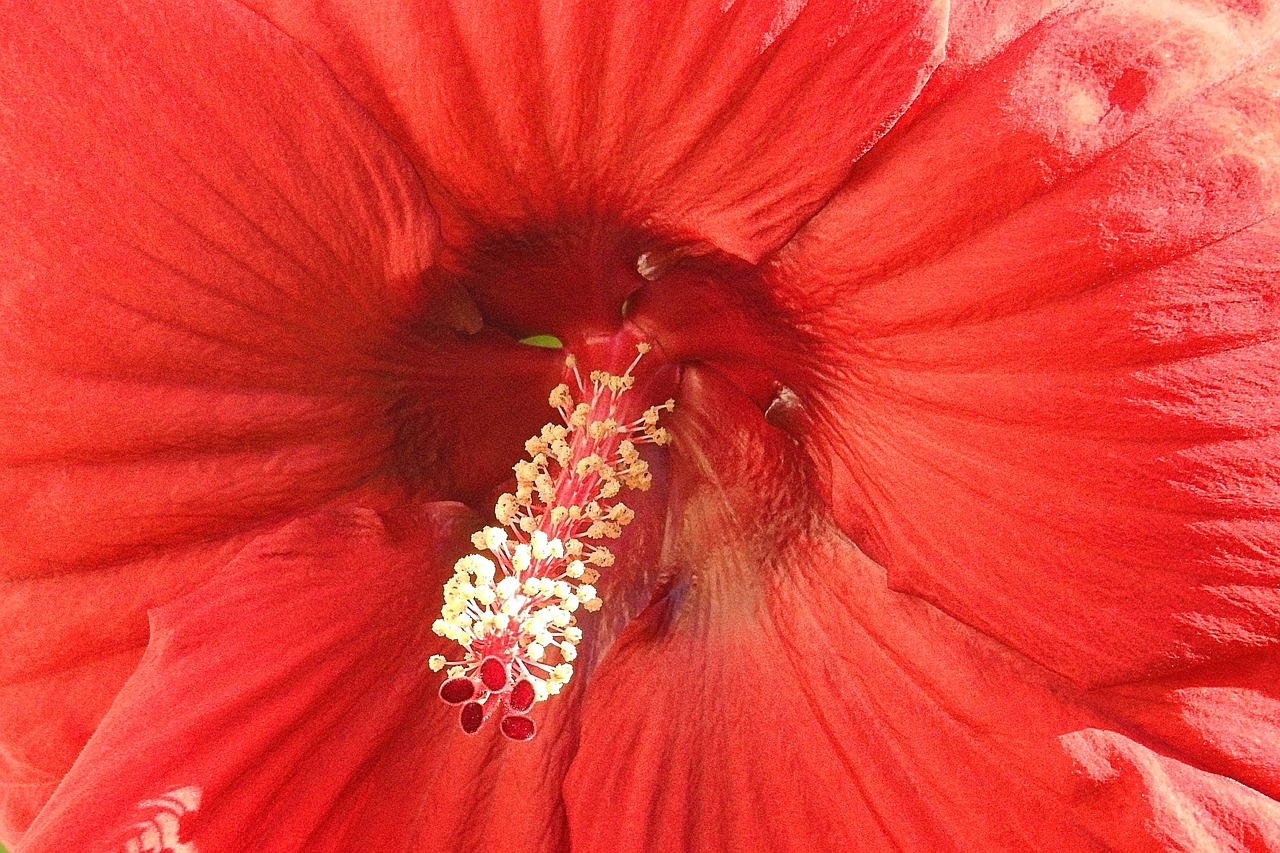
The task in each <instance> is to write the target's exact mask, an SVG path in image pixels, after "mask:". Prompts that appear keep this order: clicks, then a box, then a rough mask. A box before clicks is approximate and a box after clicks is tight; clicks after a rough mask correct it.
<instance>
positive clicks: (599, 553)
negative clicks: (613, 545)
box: [587, 545, 614, 569]
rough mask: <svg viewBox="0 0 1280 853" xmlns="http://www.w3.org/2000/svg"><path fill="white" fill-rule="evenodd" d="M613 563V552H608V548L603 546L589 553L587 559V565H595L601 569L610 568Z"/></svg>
mask: <svg viewBox="0 0 1280 853" xmlns="http://www.w3.org/2000/svg"><path fill="white" fill-rule="evenodd" d="M613 561H614V556H613V552H612V551H610V550H609V549H608V548H606V547H604V546H603V545H600V546H598V547H597V548H596V549H595V550H594V551H592V552H591V556H589V557H587V562H588V563H592V564H594V565H597V566H599V567H600V568H602V569H607V568H609V567H610V566H612V565H613Z"/></svg>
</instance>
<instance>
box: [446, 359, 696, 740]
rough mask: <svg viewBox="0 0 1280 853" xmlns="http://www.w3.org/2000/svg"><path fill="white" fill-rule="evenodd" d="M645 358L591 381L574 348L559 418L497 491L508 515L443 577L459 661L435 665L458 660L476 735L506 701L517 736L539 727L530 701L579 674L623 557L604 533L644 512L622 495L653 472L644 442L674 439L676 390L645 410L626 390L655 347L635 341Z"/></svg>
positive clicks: (456, 700) (459, 690) (559, 392)
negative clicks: (587, 625)
mask: <svg viewBox="0 0 1280 853" xmlns="http://www.w3.org/2000/svg"><path fill="white" fill-rule="evenodd" d="M636 349H637V355H636V357H635V360H633V361H632V362H631V364H630V365H629V366H628V367H627V369H626V370H624V371H623V372H622V373H621V374H619V375H614V374H611V373H607V372H605V371H602V370H596V371H592V372H591V374H590V376H589V379H590V381H589V382H584V381H583V379H582V375H581V374H580V372H579V370H578V365H577V362H576V360H575V359H574V357H573V356H572V355H570V356H568V357H567V358H566V359H565V365H566V368H567V370H566V375H567V376H569V377H571V379H572V385H573V387H571V386H570V384H569V383H567V382H566V383H562V384H560V385H557V386H556V387H555V388H553V389H552V390H551V394H550V397H549V402H550V405H551V408H553V409H555V410H556V412H557V413H558V414H559V416H560V418H559V420H560V422H559V423H549V424H547V425H546V426H544V427H543V428H542V430H541V432H540V433H539V434H538V435H536V436H534V437H533V438H530V439H529V440H528V441H527V442H525V450H526V452H527V453H528V454H529V458H528V459H526V460H521V461H520V462H517V463H516V465H515V467H514V469H513V470H514V471H515V475H516V488H515V491H514V492H508V493H505V494H503V495H502V496H500V497H499V498H498V501H497V504H496V505H495V507H494V516H495V518H496V519H497V523H498V525H499V526H491V527H485V528H483V529H481V530H479V531H477V532H476V533H475V534H474V535H472V537H471V542H472V544H473V545H474V546H475V548H476V551H477V552H478V553H474V554H469V555H467V556H465V557H463V558H462V559H460V560H458V561H457V562H456V563H455V564H454V567H453V577H452V578H450V579H449V580H448V581H447V582H446V583H445V585H444V606H443V607H442V608H441V611H440V618H439V619H437V620H436V621H435V623H434V624H433V625H432V630H433V631H434V632H435V633H436V634H438V635H439V636H441V637H444V638H446V639H448V640H452V641H454V642H456V643H457V644H458V645H459V646H460V648H461V653H460V654H459V655H458V656H457V659H456V660H448V659H446V658H445V656H444V655H433V656H432V657H431V658H430V660H429V661H428V665H429V666H430V668H431V670H432V671H434V672H439V671H440V670H443V669H445V668H446V667H447V668H448V672H447V675H448V677H447V678H446V679H445V681H444V682H443V683H442V684H441V685H440V698H441V699H442V700H444V701H445V702H447V703H449V704H451V705H458V706H461V711H460V714H459V724H460V725H461V727H462V730H463V731H465V732H466V733H468V734H475V733H476V732H477V731H478V730H479V729H480V727H481V726H482V725H483V724H484V722H485V721H486V720H487V719H489V717H490V716H492V715H493V714H494V713H496V712H500V714H501V716H500V722H499V729H500V730H501V731H502V733H503V734H504V735H506V736H507V737H508V738H510V739H512V740H517V741H526V740H530V739H531V738H532V737H533V736H534V733H535V731H536V726H535V724H534V721H533V719H532V718H531V717H530V716H529V712H530V711H531V710H532V709H533V706H534V705H535V704H537V703H538V702H542V701H545V700H546V699H548V698H550V697H551V696H555V695H556V694H558V693H559V692H560V691H561V690H562V689H563V688H564V686H565V685H566V684H568V683H569V681H570V679H572V678H573V662H574V660H576V659H577V657H578V643H580V642H581V641H582V636H583V634H582V628H580V627H579V625H578V616H577V614H578V613H579V611H586V612H594V611H596V610H599V609H600V607H601V606H602V604H603V601H602V600H601V598H600V595H599V594H598V593H597V592H596V587H595V584H596V582H597V581H598V580H599V578H600V571H601V570H602V569H605V570H607V569H608V567H609V566H611V565H613V562H614V554H613V552H612V551H610V550H609V547H608V546H607V545H606V544H604V541H605V540H611V539H617V538H618V537H619V536H621V535H622V531H623V528H625V527H626V526H627V525H628V524H629V523H631V521H632V519H634V518H635V513H634V512H633V511H632V510H631V509H630V508H629V507H628V506H627V505H626V504H625V503H623V502H622V501H621V500H620V499H619V498H620V496H621V495H622V494H623V492H624V491H625V490H627V489H635V490H638V491H646V490H647V489H648V488H649V487H650V485H651V484H652V482H653V477H652V474H651V473H650V471H649V465H648V463H647V462H645V460H644V459H642V458H641V457H640V451H639V449H638V447H639V445H642V444H646V443H649V444H657V445H664V444H667V443H668V442H669V441H670V438H671V436H670V433H668V432H667V430H666V429H665V428H663V427H660V426H658V421H659V418H660V416H661V414H662V413H663V412H664V411H665V412H670V411H672V410H673V409H674V408H675V402H674V401H673V400H667V401H666V402H665V403H662V404H659V405H656V406H650V407H649V408H648V409H645V410H644V411H643V412H641V413H639V416H638V417H631V415H630V414H629V413H635V412H637V407H635V406H634V405H629V404H631V401H630V400H629V399H624V398H625V396H626V394H627V393H628V392H629V391H631V390H632V389H633V388H634V386H635V382H636V380H635V376H634V375H633V371H634V370H635V368H636V365H637V364H639V362H640V359H641V358H642V357H643V356H644V354H645V353H646V352H648V351H649V349H650V347H649V345H648V344H646V343H640V344H637V345H636Z"/></svg>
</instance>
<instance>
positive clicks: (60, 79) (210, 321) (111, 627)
mask: <svg viewBox="0 0 1280 853" xmlns="http://www.w3.org/2000/svg"><path fill="white" fill-rule="evenodd" d="M0 15H2V16H3V18H4V20H5V22H6V23H5V27H4V37H3V39H0V103H3V104H5V105H6V106H5V108H4V109H2V110H0V183H3V185H4V187H5V192H4V193H3V195H2V196H0V223H2V224H3V234H4V238H3V240H0V277H2V278H3V280H4V282H5V284H4V298H3V299H2V300H0V325H2V326H3V328H4V334H3V336H2V338H0V579H3V580H0V584H2V585H3V586H2V588H0V602H2V604H0V620H3V622H2V623H3V624H4V626H5V630H4V632H3V635H2V636H0V690H2V691H3V701H0V744H2V746H0V754H2V755H4V764H3V766H0V785H3V790H4V798H5V799H4V804H3V814H2V815H0V824H2V825H3V827H4V828H3V829H0V831H2V832H4V833H6V834H9V833H12V832H14V831H16V830H20V829H21V828H22V827H23V826H25V824H26V823H27V822H28V821H29V820H30V818H31V816H32V814H33V813H34V809H35V808H36V807H37V806H38V805H39V803H40V802H41V801H43V799H44V797H45V796H47V794H48V791H49V790H50V789H51V786H52V785H53V784H55V783H56V782H57V780H58V779H59V778H61V776H62V774H63V773H64V772H65V771H66V769H67V768H68V767H69V766H70V764H71V762H72V760H73V759H74V758H75V756H76V755H77V754H78V752H79V750H80V748H81V747H82V746H83V744H84V741H85V739H86V738H87V736H88V734H89V732H91V731H92V729H93V726H94V724H95V723H96V720H97V718H99V717H100V716H101V714H102V713H103V712H104V711H105V710H106V708H107V706H108V705H109V703H110V701H111V697H112V696H113V695H114V692H115V691H116V690H117V689H118V688H119V686H120V685H121V684H122V683H123V681H124V678H125V677H126V676H127V674H128V671H129V668H130V666H129V663H128V662H129V660H130V659H132V660H134V661H136V659H137V657H138V656H139V655H140V654H141V652H142V648H143V647H144V645H145V643H146V639H147V622H146V612H147V610H148V608H151V607H154V606H156V605H158V604H161V603H163V602H164V601H166V600H168V599H169V598H171V597H173V596H174V595H177V594H180V593H181V592H183V591H185V590H186V589H188V588H190V586H192V585H193V584H195V583H197V582H199V581H201V580H203V579H204V578H205V577H207V576H208V574H209V573H210V572H211V571H212V570H213V569H215V568H217V567H218V566H221V565H224V564H225V562H226V560H227V559H228V556H229V554H230V553H234V551H235V549H236V548H238V547H239V545H240V544H243V542H242V540H239V539H238V537H243V536H244V535H246V530H247V529H248V528H251V527H253V526H260V525H262V524H263V523H265V522H271V521H273V520H276V519H279V518H280V517H282V516H283V515H284V514H286V513H288V512H290V511H293V510H296V509H297V508H299V507H305V506H309V505H313V504H316V503H318V502H320V501H322V500H324V499H326V498H327V497H328V496H330V495H332V494H333V493H334V492H336V491H339V490H342V489H346V488H349V487H350V486H351V485H352V484H353V483H355V482H358V481H360V480H362V479H364V478H367V477H369V476H370V474H371V473H372V472H373V471H374V470H376V469H378V468H379V467H382V466H384V465H385V463H386V462H387V459H386V455H387V454H386V450H387V448H388V447H389V446H390V445H391V444H392V443H393V442H395V441H396V440H397V438H398V436H397V435H396V433H395V430H394V429H393V427H392V425H391V424H392V422H391V420H390V416H389V414H388V409H389V408H390V407H391V406H392V404H393V401H394V400H395V399H396V396H397V391H396V389H397V388H398V387H400V385H404V384H408V385H412V383H413V382H414V381H417V378H418V377H417V376H416V375H413V374H409V375H408V378H407V379H406V378H405V375H403V374H400V375H397V374H396V373H395V371H394V370H392V369H391V368H389V367H388V366H387V365H388V364H394V363H396V359H397V358H399V356H398V355H396V353H397V352H398V350H397V349H396V347H400V349H403V348H404V346H406V345H405V344H403V343H401V342H400V340H399V338H401V337H403V336H404V335H403V333H402V332H397V329H398V328H399V327H402V326H404V325H405V323H406V322H407V320H408V318H411V317H416V316H417V315H418V313H419V312H420V311H422V310H424V308H425V307H426V306H428V305H431V306H434V305H436V304H437V301H438V300H436V297H437V294H434V293H431V292H429V291H427V290H425V289H424V288H423V287H422V285H421V283H420V279H421V274H422V271H423V269H424V268H425V266H426V265H427V264H428V263H429V262H430V261H431V259H432V256H433V255H432V253H433V251H434V248H433V247H434V246H435V243H436V240H437V235H436V223H435V219H434V216H433V214H432V213H431V211H430V209H429V208H428V206H427V203H426V200H425V196H424V195H423V193H422V191H421V188H420V185H419V182H418V179H417V177H416V176H415V174H414V171H413V168H412V167H411V166H410V164H409V163H408V161H407V160H405V159H404V158H403V156H401V155H400V154H399V153H398V151H397V149H396V148H395V146H394V145H393V144H392V143H391V142H390V141H389V140H388V139H387V138H386V137H385V136H384V135H383V134H382V133H381V131H380V130H379V129H378V128H377V126H376V125H375V124H374V122H373V120H372V119H371V118H370V117H369V116H368V115H367V113H366V112H365V111H364V110H363V109H362V108H361V107H359V106H358V105H357V104H356V103H355V102H354V101H352V100H351V99H350V97H349V96H347V95H346V94H345V93H344V92H343V91H342V89H341V87H340V86H339V85H338V84H337V82H336V81H335V80H334V79H333V77H332V75H331V74H329V72H328V71H327V70H326V69H325V68H324V66H323V64H322V63H320V62H319V61H318V60H316V59H315V58H314V57H313V56H311V55H310V54H308V53H306V52H305V51H303V50H301V49H300V48H298V47H297V46H296V45H294V44H293V43H292V42H291V41H289V40H288V39H287V38H285V37H283V36H282V35H281V34H280V33H278V32H277V31H276V30H275V29H274V28H272V27H271V26H270V25H268V24H266V23H265V22H263V21H262V20H261V19H260V18H258V17H257V16H256V15H254V14H252V13H251V12H248V11H246V10H244V9H242V8H241V7H239V6H237V5H234V4H228V3H221V2H199V3H195V2H192V3H186V2H180V3H172V4H164V5H163V6H141V7H140V6H137V5H136V4H128V3H120V2H106V3H98V2H92V3H89V2H86V3H61V4H57V5H55V6H47V5H46V4H38V3H24V2H11V3H6V4H5V6H4V9H3V11H2V12H0ZM441 314H442V317H441V322H444V323H447V322H448V317H446V316H443V315H444V312H443V311H442V312H441ZM464 375H465V371H464ZM437 463H438V460H437Z"/></svg>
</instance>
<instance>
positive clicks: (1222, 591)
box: [775, 6, 1280, 684]
mask: <svg viewBox="0 0 1280 853" xmlns="http://www.w3.org/2000/svg"><path fill="white" fill-rule="evenodd" d="M1144 9H1145V7H1141V6H1134V7H1132V8H1131V7H1129V6H1124V7H1122V8H1116V9H1111V10H1099V9H1097V8H1093V7H1087V8H1080V9H1077V10H1073V11H1072V12H1070V13H1067V14H1063V15H1061V16H1058V17H1055V18H1053V19H1051V20H1050V21H1047V22H1046V23H1044V24H1043V25H1041V26H1039V27H1037V28H1034V29H1032V30H1031V31H1030V32H1029V33H1028V34H1027V35H1026V36H1024V37H1023V38H1021V39H1019V40H1017V41H1015V42H1014V43H1013V44H1012V45H1011V46H1010V47H1009V48H1008V50H1007V51H1005V52H1004V53H1003V54H1002V55H1001V56H999V57H998V58H996V59H995V60H993V61H992V62H991V63H990V64H989V65H988V66H986V67H985V68H983V69H981V70H980V71H977V72H975V73H973V74H972V75H971V76H969V77H968V78H967V79H966V80H965V81H964V85H963V86H960V87H959V88H958V89H956V91H955V92H954V93H953V94H952V95H951V96H950V97H949V98H947V99H945V100H942V101H941V102H939V103H938V105H937V106H936V107H934V108H933V109H932V110H930V111H927V112H924V113H922V114H921V115H920V116H919V117H917V119H916V120H915V122H914V123H913V124H912V125H911V126H910V127H909V128H906V129H905V130H904V131H903V132H902V134H901V135H899V136H897V137H896V138H895V139H894V140H891V141H889V142H891V144H886V145H885V147H884V150H880V149H877V151H878V154H877V155H876V156H877V158H878V159H876V160H875V162H874V163H873V162H870V161H864V164H861V166H860V168H862V169H863V171H862V172H861V173H860V174H859V176H858V178H857V179H856V180H855V181H854V182H853V183H851V185H850V187H849V188H848V189H847V191H846V192H845V193H843V194H842V195H841V196H840V197H839V198H837V199H836V200H835V202H833V204H832V205H831V206H830V207H829V208H828V209H827V210H826V211H824V213H823V214H822V215H821V216H819V217H818V218H816V219H815V220H814V222H813V223H811V226H810V227H809V228H808V229H806V231H805V232H804V233H802V234H801V235H800V237H799V238H798V239H797V241H796V242H795V244H794V245H793V246H791V247H789V248H788V250H787V251H786V252H785V253H784V255H783V257H781V258H780V259H779V260H780V264H779V267H778V268H777V269H778V270H779V277H778V278H777V279H776V280H775V283H776V284H777V285H778V287H779V288H780V290H782V291H783V292H784V294H785V298H786V299H787V301H788V302H789V303H790V304H791V305H792V306H793V307H794V308H795V310H796V311H797V312H799V315H800V319H799V322H800V323H801V324H802V325H803V326H805V327H806V328H809V329H812V330H814V331H815V333H816V334H817V335H818V336H819V337H820V338H824V339H825V340H826V344H825V346H821V347H819V352H818V353H817V354H816V356H817V358H816V361H815V365H817V367H816V370H815V373H820V376H818V377H815V378H814V379H813V380H812V382H811V384H810V386H809V387H807V388H797V389H796V390H797V391H798V392H799V395H800V402H801V404H802V405H803V406H804V407H806V408H807V410H808V412H809V414H810V415H811V420H812V421H813V424H814V429H813V431H812V433H811V438H812V445H811V446H812V447H813V449H814V450H815V455H816V456H818V457H819V458H820V460H821V463H822V464H831V465H833V466H834V472H833V479H834V482H833V500H834V504H833V505H834V507H835V511H836V513H837V514H838V516H839V517H840V520H841V522H842V525H843V526H844V527H845V529H846V530H848V531H849V532H851V533H852V534H853V535H855V536H856V537H857V538H858V539H859V541H860V542H861V543H863V544H864V545H865V547H866V548H867V549H868V550H869V551H870V552H871V553H872V554H873V556H875V557H876V558H877V559H878V560H879V561H881V562H882V563H883V564H884V565H886V566H887V567H888V570H889V577H890V579H891V581H892V583H893V584H894V586H895V588H898V589H902V590H909V591H911V592H914V593H916V594H919V595H921V596H924V597H926V598H927V599H928V600H930V601H932V602H934V603H936V604H938V605H939V606H940V607H942V608H943V609H944V610H946V611H947V612H949V613H952V614H955V615H956V616H958V617H960V618H962V619H963V620H965V621H966V622H968V623H969V624H972V625H974V626H976V627H978V628H979V629H981V630H983V631H985V632H987V633H990V634H992V635H994V636H997V637H999V638H1000V639H1002V640H1004V641H1005V642H1007V643H1009V644H1010V645H1012V646H1014V647H1016V648H1018V649H1019V650H1021V651H1023V652H1025V653H1026V654H1028V655H1030V656H1032V657H1033V658H1035V659H1036V660H1038V661H1040V662H1042V663H1044V664H1045V665H1047V666H1050V667H1052V668H1053V669H1055V670H1057V671H1058V672H1061V673H1065V674H1067V675H1069V676H1070V677H1072V678H1074V679H1076V680H1077V681H1080V682H1082V683H1090V684H1101V683H1108V682H1114V681H1119V680H1127V679H1133V678H1139V677H1143V676H1147V675H1151V674H1153V673H1157V672H1161V671H1164V670H1168V669H1170V668H1177V667H1181V666H1186V665H1190V664H1194V663H1196V662H1199V661H1204V660H1207V659H1221V658H1225V657H1227V656H1231V655H1235V654H1238V653H1240V652H1242V651H1245V650H1249V649H1254V648H1257V647H1259V646H1264V645H1271V644H1274V643H1276V641H1277V639H1278V638H1280V623H1278V622H1277V614H1278V613H1280V593H1278V592H1277V587H1280V575H1278V574H1277V569H1276V565H1277V561H1276V555H1277V554H1278V553H1280V526H1277V523H1276V520H1275V513H1274V506H1275V505H1276V498H1277V496H1278V495H1280V470H1277V468H1276V466H1275V464H1274V460H1275V458H1276V453H1277V446H1276V439H1275V435H1276V434H1277V430H1278V429H1280V418H1278V417H1277V415H1276V412H1277V409H1276V388H1277V387H1280V373H1278V372H1277V368H1276V365H1277V363H1278V360H1277V349H1276V345H1275V343H1274V338H1275V335H1276V332H1277V329H1280V314H1278V313H1277V311H1276V306H1275V301H1274V298H1273V295H1272V294H1273V291H1274V286H1273V280H1274V277H1275V276H1276V275H1277V274H1280V227H1278V226H1277V225H1276V224H1275V223H1276V220H1275V219H1274V218H1273V217H1274V215H1275V214H1276V213H1277V212H1280V169H1277V163H1280V145H1277V143H1276V136H1275V128H1276V127H1278V126H1280V110H1278V109H1277V105H1276V104H1277V102H1276V101H1275V99H1274V97H1273V93H1274V91H1275V87H1276V85H1277V83H1280V80H1278V79H1277V77H1276V73H1275V70H1274V68H1273V67H1272V66H1271V65H1270V64H1269V62H1270V60H1269V57H1271V56H1273V55H1274V51H1275V49H1276V44H1275V42H1274V37H1273V36H1271V35H1268V33H1269V32H1270V31H1269V30H1267V29H1266V27H1265V26H1259V25H1257V23H1256V22H1254V21H1252V20H1251V19H1249V18H1248V17H1247V16H1246V15H1244V14H1243V13H1229V14H1228V13H1224V16H1223V17H1221V18H1217V17H1215V18H1214V19H1213V20H1212V21H1210V20H1209V19H1206V18H1203V17H1200V15H1199V12H1185V11H1183V10H1180V9H1179V10H1177V14H1167V10H1165V9H1164V8H1163V7H1161V8H1160V9H1159V10H1154V7H1153V10H1151V11H1149V12H1148V11H1144ZM1225 24H1229V25H1230V26H1226V25H1225ZM1267 26H1269V25H1267ZM1153 33H1162V34H1163V35H1162V36H1161V37H1160V38H1159V40H1157V39H1156V36H1154V35H1153ZM1156 45H1176V50H1174V49H1172V48H1170V49H1168V50H1166V49H1165V48H1164V47H1157V46H1156ZM1134 69H1138V70H1140V71H1141V72H1142V73H1143V74H1144V75H1145V76H1144V77H1143V80H1144V81H1145V82H1143V83H1142V86H1144V87H1145V89H1146V94H1145V95H1144V96H1143V98H1142V100H1141V103H1139V104H1138V105H1137V106H1131V108H1129V109H1126V108H1124V107H1123V106H1122V105H1120V104H1119V102H1118V101H1117V102H1115V104H1113V105H1111V106H1108V104H1112V101H1114V100H1115V98H1119V99H1120V101H1124V102H1125V103H1130V101H1131V100H1132V98H1133V97H1136V95H1135V94H1134V92H1135V91H1136V90H1134V89H1133V87H1134V86H1135V85H1136V84H1134V83H1133V80H1134V79H1135V78H1134V76H1133V74H1130V73H1129V72H1130V71H1132V70H1134ZM1135 73H1136V72H1135ZM1126 74H1128V75H1129V76H1128V77H1126ZM1126 80H1128V81H1129V82H1127V83H1126V82H1125V81H1126ZM1116 87H1126V88H1125V89H1124V92H1123V93H1121V94H1119V95H1116V94H1114V93H1115V91H1116ZM1064 93H1067V94H1066V95H1064ZM1108 93H1111V94H1108ZM1068 96H1069V97H1068ZM1064 98H1065V99H1066V100H1071V99H1074V100H1073V101H1072V102H1073V103H1074V104H1075V106H1074V107H1072V108H1070V109H1067V108H1065V107H1064V106H1063V101H1064ZM1090 98H1092V100H1090ZM1011 104H1013V105H1014V106H1016V107H1017V108H1016V109H1010V105H1011ZM1072 110H1075V112H1073V111H1072ZM973 127H981V128H983V129H984V130H983V133H982V134H981V136H980V138H978V137H974V136H972V135H968V134H967V133H966V132H965V129H966V128H973ZM815 306H820V310H818V309H817V308H816V307H815Z"/></svg>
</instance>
